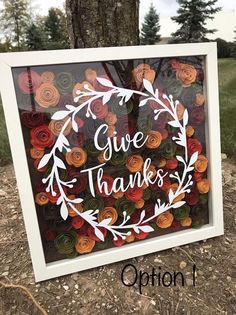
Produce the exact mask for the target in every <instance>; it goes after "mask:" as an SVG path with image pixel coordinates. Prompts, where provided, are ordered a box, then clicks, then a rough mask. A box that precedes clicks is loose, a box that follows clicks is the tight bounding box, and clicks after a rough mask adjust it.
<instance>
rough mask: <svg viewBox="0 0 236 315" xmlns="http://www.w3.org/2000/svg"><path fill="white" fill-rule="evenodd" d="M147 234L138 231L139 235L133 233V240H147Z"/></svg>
mask: <svg viewBox="0 0 236 315" xmlns="http://www.w3.org/2000/svg"><path fill="white" fill-rule="evenodd" d="M149 234H150V233H149V232H143V231H139V233H135V232H134V235H135V238H137V239H138V240H144V239H145V238H147V237H148V236H149Z"/></svg>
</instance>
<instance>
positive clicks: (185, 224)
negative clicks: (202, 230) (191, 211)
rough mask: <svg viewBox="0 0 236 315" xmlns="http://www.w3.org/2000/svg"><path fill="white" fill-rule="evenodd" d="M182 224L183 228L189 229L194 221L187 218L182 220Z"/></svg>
mask: <svg viewBox="0 0 236 315" xmlns="http://www.w3.org/2000/svg"><path fill="white" fill-rule="evenodd" d="M180 224H181V226H183V227H188V226H191V225H192V219H191V218H190V217H187V218H185V219H182V220H180Z"/></svg>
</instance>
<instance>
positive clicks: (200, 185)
mask: <svg viewBox="0 0 236 315" xmlns="http://www.w3.org/2000/svg"><path fill="white" fill-rule="evenodd" d="M197 189H198V191H199V192H200V194H206V193H208V191H209V189H210V184H209V181H208V179H207V178H203V179H201V180H199V181H198V182H197Z"/></svg>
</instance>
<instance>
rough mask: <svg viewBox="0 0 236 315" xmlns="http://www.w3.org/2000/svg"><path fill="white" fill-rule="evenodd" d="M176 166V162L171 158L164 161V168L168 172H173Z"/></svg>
mask: <svg viewBox="0 0 236 315" xmlns="http://www.w3.org/2000/svg"><path fill="white" fill-rule="evenodd" d="M177 166H178V161H177V159H176V158H171V159H169V160H166V165H165V168H167V169H169V170H174V169H176V167H177Z"/></svg>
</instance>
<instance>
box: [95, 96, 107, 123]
mask: <svg viewBox="0 0 236 315" xmlns="http://www.w3.org/2000/svg"><path fill="white" fill-rule="evenodd" d="M91 111H92V113H93V114H94V115H95V116H96V118H97V119H103V118H105V117H106V116H107V113H108V107H107V105H106V104H105V105H103V104H102V101H100V100H96V101H93V102H92V104H91Z"/></svg>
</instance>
